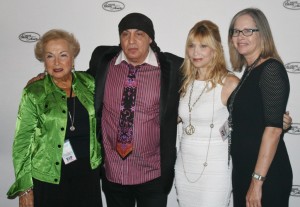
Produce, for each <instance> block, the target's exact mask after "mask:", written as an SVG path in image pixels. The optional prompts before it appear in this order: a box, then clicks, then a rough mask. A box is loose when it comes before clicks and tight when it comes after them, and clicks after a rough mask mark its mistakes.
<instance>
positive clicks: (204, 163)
mask: <svg viewBox="0 0 300 207" xmlns="http://www.w3.org/2000/svg"><path fill="white" fill-rule="evenodd" d="M205 88H206V86H205ZM202 93H203V92H202ZM214 115H215V88H214V91H213V110H212V117H211V123H210V125H209V127H210V133H209V141H208V145H207V151H206V157H205V161H204V162H203V163H202V165H203V168H202V171H201V173H200V175H199V177H198V178H196V179H195V180H191V179H190V178H188V176H187V173H186V170H185V167H184V162H183V155H182V153H181V161H182V166H183V172H184V176H185V178H186V179H187V181H188V182H189V183H196V182H197V181H198V180H199V179H200V178H201V177H202V175H203V173H204V170H205V169H206V167H207V166H208V162H207V160H208V153H209V148H210V142H211V134H212V130H213V128H214V126H215V125H214Z"/></svg>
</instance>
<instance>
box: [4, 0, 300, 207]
mask: <svg viewBox="0 0 300 207" xmlns="http://www.w3.org/2000/svg"><path fill="white" fill-rule="evenodd" d="M246 7H258V8H260V9H261V10H262V11H263V12H264V13H265V14H266V16H267V17H268V19H269V22H270V25H271V28H272V31H273V35H274V39H275V42H276V45H277V48H278V50H279V53H280V55H281V57H282V59H283V61H284V62H285V64H286V69H287V70H288V72H289V78H290V83H291V93H290V99H289V103H288V110H289V111H290V113H291V114H292V117H293V123H294V124H293V126H292V129H291V130H290V131H289V133H287V134H286V136H285V141H286V144H287V148H288V151H289V155H290V159H291V163H292V167H293V172H294V181H293V184H294V186H293V190H292V192H291V199H290V206H291V207H298V206H300V165H299V161H300V158H299V148H300V147H299V146H300V137H299V135H300V116H299V115H300V107H299V105H297V103H299V101H300V93H299V85H300V74H299V73H300V55H299V54H300V52H299V48H300V41H299V37H300V23H299V19H300V0H297V1H289V0H275V1H274V0H264V1H261V0H252V1H241V0H212V1H205V0H164V1H162V0H160V1H159V0H152V1H149V0H147V1H146V0H139V1H135V0H120V1H105V0H104V1H102V0H89V1H82V0H64V1H61V0H51V1H37V0H26V1H20V0H1V2H0V29H1V35H0V63H1V65H2V66H1V67H0V97H1V101H0V104H1V105H0V113H1V114H0V165H1V166H0V207H13V206H17V205H18V202H17V200H8V199H7V198H6V192H7V190H8V188H9V186H10V185H11V184H12V183H13V182H14V173H13V166H12V158H11V146H12V142H13V135H14V128H15V121H16V114H17V109H18V105H19V101H20V97H21V91H22V88H23V87H24V86H25V84H26V82H27V81H28V80H29V79H30V78H32V77H34V76H35V75H37V74H38V73H39V72H41V71H43V65H42V64H41V63H40V62H38V61H37V60H36V59H35V58H34V53H33V47H34V45H35V43H34V41H35V40H36V39H37V38H38V35H41V34H43V33H45V32H46V31H47V30H49V29H52V28H61V29H65V30H67V31H69V32H72V33H74V34H75V36H76V37H77V38H78V40H79V42H80V43H81V52H80V54H79V56H78V57H77V59H76V65H75V66H76V69H77V70H85V69H86V68H87V67H88V63H89V59H90V56H91V54H92V51H93V49H94V48H95V47H96V46H98V45H116V44H118V43H119V40H118V30H117V25H118V23H119V21H120V20H121V18H122V17H123V16H125V15H126V14H128V13H130V12H141V13H144V14H146V15H147V16H149V17H150V18H151V19H152V21H153V23H154V27H155V31H156V42H157V43H158V45H159V46H160V48H161V49H162V51H168V52H172V53H174V54H176V55H179V56H183V54H184V44H185V39H186V36H187V33H188V31H189V29H190V28H191V27H192V26H193V25H194V24H195V23H196V22H197V21H200V20H203V19H209V20H212V21H213V22H215V23H216V24H217V25H219V27H220V31H221V35H222V39H223V45H224V49H225V52H226V58H227V60H228V47H227V30H228V26H229V22H230V20H231V18H232V17H233V15H234V14H235V13H236V12H238V11H239V10H241V9H244V8H246ZM229 67H230V66H229ZM297 88H298V89H297ZM297 91H298V92H297ZM104 206H106V205H105V201H104ZM177 206H178V205H177V201H176V194H175V190H174V188H173V189H172V191H171V193H170V196H169V203H168V207H177Z"/></svg>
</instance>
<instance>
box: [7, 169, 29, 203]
mask: <svg viewBox="0 0 300 207" xmlns="http://www.w3.org/2000/svg"><path fill="white" fill-rule="evenodd" d="M31 187H33V182H32V175H31V173H27V174H25V175H24V176H22V177H20V178H18V179H17V180H16V181H15V183H14V184H13V185H12V186H11V187H10V189H9V190H8V192H7V193H6V195H7V197H8V198H10V199H12V198H15V197H17V196H18V194H19V193H20V192H23V191H25V190H27V189H29V188H31Z"/></svg>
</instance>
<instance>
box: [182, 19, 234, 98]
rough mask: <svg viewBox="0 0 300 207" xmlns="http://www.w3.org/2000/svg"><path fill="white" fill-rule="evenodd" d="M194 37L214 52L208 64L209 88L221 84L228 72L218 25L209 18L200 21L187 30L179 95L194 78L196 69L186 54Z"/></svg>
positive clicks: (184, 91)
mask: <svg viewBox="0 0 300 207" xmlns="http://www.w3.org/2000/svg"><path fill="white" fill-rule="evenodd" d="M195 39H196V40H199V41H200V42H201V43H203V44H206V45H207V46H208V47H210V48H211V49H212V50H213V53H214V55H213V59H212V61H211V62H210V63H209V65H208V68H209V69H210V71H209V73H208V76H207V77H208V79H207V82H208V83H210V89H211V88H214V87H216V85H217V84H221V85H222V84H223V83H222V80H223V78H224V77H225V76H226V75H227V74H228V70H227V69H226V61H225V57H224V51H223V47H222V43H221V36H220V32H219V28H218V26H217V25H216V24H214V23H213V22H211V21H209V20H203V21H200V22H198V23H196V24H195V25H194V26H193V27H192V29H191V30H190V31H189V34H188V37H187V40H186V45H185V58H184V61H183V64H182V66H181V72H182V75H183V81H182V85H181V88H180V90H179V92H180V94H181V96H184V95H185V93H186V91H187V87H188V85H189V84H190V83H191V82H193V81H194V80H195V79H196V75H197V70H196V69H195V67H194V66H193V64H192V62H191V60H190V58H189V56H188V47H189V45H190V44H191V43H192V42H193V41H194V40H195Z"/></svg>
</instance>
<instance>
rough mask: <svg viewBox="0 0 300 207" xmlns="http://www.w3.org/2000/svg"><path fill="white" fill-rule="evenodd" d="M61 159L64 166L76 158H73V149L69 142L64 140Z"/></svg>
mask: <svg viewBox="0 0 300 207" xmlns="http://www.w3.org/2000/svg"><path fill="white" fill-rule="evenodd" d="M62 158H63V160H64V163H65V164H66V165H67V164H69V163H71V162H74V161H75V160H76V156H75V153H74V151H73V148H72V146H71V143H70V140H66V141H65V143H64V149H63V155H62Z"/></svg>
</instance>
